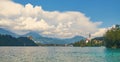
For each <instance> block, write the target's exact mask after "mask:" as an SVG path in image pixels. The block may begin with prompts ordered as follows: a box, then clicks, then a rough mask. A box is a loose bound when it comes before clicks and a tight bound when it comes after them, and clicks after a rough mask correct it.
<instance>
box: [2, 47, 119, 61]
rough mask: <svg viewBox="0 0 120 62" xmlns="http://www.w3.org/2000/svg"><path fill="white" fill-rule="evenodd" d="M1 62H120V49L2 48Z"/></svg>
mask: <svg viewBox="0 0 120 62" xmlns="http://www.w3.org/2000/svg"><path fill="white" fill-rule="evenodd" d="M0 62H120V49H107V48H105V47H0Z"/></svg>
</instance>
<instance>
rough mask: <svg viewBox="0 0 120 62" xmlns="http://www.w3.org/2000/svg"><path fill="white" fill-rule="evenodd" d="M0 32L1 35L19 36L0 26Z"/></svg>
mask: <svg viewBox="0 0 120 62" xmlns="http://www.w3.org/2000/svg"><path fill="white" fill-rule="evenodd" d="M0 34H3V35H11V36H13V37H19V35H17V34H15V33H13V32H10V31H8V30H5V29H3V28H0Z"/></svg>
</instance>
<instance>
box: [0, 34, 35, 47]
mask: <svg viewBox="0 0 120 62" xmlns="http://www.w3.org/2000/svg"><path fill="white" fill-rule="evenodd" d="M0 46H37V44H36V43H34V41H32V40H30V39H29V38H27V37H19V38H15V37H12V36H11V35H1V34H0Z"/></svg>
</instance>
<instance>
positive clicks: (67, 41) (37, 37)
mask: <svg viewBox="0 0 120 62" xmlns="http://www.w3.org/2000/svg"><path fill="white" fill-rule="evenodd" d="M23 36H24V37H27V36H32V37H33V39H34V40H35V41H37V42H40V43H42V44H70V43H74V42H77V41H80V40H82V39H84V37H82V36H75V37H73V38H67V39H60V38H50V37H43V36H41V35H39V34H38V33H37V32H29V33H27V34H25V35H23Z"/></svg>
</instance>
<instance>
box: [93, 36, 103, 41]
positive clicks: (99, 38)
mask: <svg viewBox="0 0 120 62" xmlns="http://www.w3.org/2000/svg"><path fill="white" fill-rule="evenodd" d="M92 40H100V41H104V37H95V38H93V39H92Z"/></svg>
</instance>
